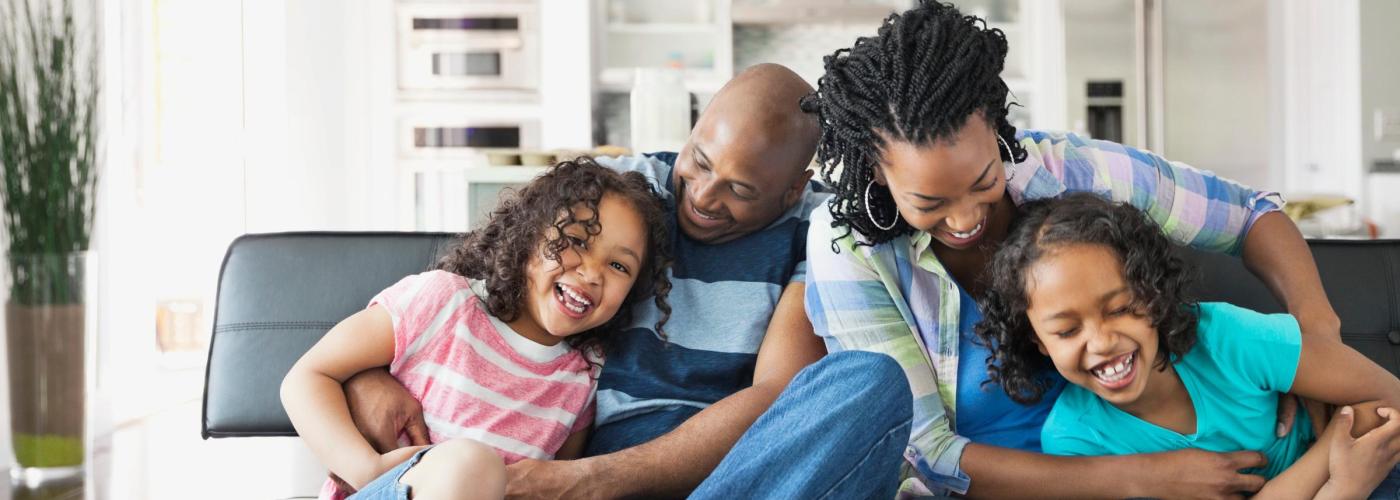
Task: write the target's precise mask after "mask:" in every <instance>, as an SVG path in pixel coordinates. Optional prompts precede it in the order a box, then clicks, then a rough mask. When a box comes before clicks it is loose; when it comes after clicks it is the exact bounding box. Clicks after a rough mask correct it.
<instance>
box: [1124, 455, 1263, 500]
mask: <svg viewBox="0 0 1400 500" xmlns="http://www.w3.org/2000/svg"><path fill="white" fill-rule="evenodd" d="M1145 456H1147V457H1151V463H1150V464H1149V469H1148V471H1150V476H1148V477H1153V478H1158V479H1157V480H1155V481H1154V483H1155V485H1154V486H1149V491H1145V492H1143V494H1142V495H1136V496H1150V497H1160V498H1244V497H1245V496H1246V495H1252V494H1254V492H1256V491H1259V488H1262V487H1263V486H1264V478H1263V477H1262V476H1256V475H1253V474H1243V473H1241V472H1240V469H1250V468H1255V467H1263V466H1265V465H1267V463H1268V460H1266V459H1265V458H1264V455H1262V454H1260V453H1258V452H1253V451H1236V452H1231V453H1215V452H1210V451H1205V450H1198V449H1194V448H1191V449H1184V450H1176V451H1169V452H1163V453H1154V454H1151V455H1145Z"/></svg>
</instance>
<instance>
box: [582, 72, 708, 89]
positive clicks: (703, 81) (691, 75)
mask: <svg viewBox="0 0 1400 500" xmlns="http://www.w3.org/2000/svg"><path fill="white" fill-rule="evenodd" d="M682 71H684V72H685V76H684V78H683V80H684V82H685V89H686V90H689V91H691V92H694V93H697V94H713V93H715V92H718V91H719V88H720V87H723V86H724V84H725V82H727V81H729V78H728V77H726V76H724V75H721V74H719V73H718V72H716V71H714V70H710V69H686V70H682ZM632 73H633V68H608V69H605V70H603V71H602V72H600V73H599V74H598V87H599V88H600V89H602V90H604V91H608V92H630V91H631V90H632Z"/></svg>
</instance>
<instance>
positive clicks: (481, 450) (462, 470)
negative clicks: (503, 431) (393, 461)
mask: <svg viewBox="0 0 1400 500" xmlns="http://www.w3.org/2000/svg"><path fill="white" fill-rule="evenodd" d="M399 482H400V483H402V484H404V485H407V486H409V487H410V491H411V492H412V493H413V498H416V499H437V498H452V499H469V498H470V499H476V498H493V499H494V498H501V497H503V496H504V495H505V483H506V468H505V462H503V461H502V460H501V457H500V456H499V455H497V454H496V452H495V450H492V449H491V448H490V447H488V446H486V445H483V444H481V443H478V442H476V441H473V440H470V439H453V440H451V441H446V442H443V443H440V444H438V445H435V446H433V448H432V449H431V450H429V451H428V452H427V453H425V454H423V457H422V459H420V460H419V461H418V464H416V465H414V466H413V467H412V468H410V469H409V470H408V472H406V473H404V475H403V478H402V479H400V481H399Z"/></svg>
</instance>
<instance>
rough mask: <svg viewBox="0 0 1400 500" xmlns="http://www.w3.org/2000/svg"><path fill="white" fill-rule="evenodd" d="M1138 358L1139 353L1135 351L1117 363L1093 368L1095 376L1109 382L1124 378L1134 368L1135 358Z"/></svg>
mask: <svg viewBox="0 0 1400 500" xmlns="http://www.w3.org/2000/svg"><path fill="white" fill-rule="evenodd" d="M1136 358H1137V353H1133V354H1131V355H1129V356H1128V357H1126V358H1123V360H1122V361H1119V362H1118V363H1117V364H1114V365H1111V366H1105V367H1103V368H1098V369H1095V370H1093V373H1094V376H1095V377H1098V378H1099V380H1102V381H1104V382H1108V383H1113V382H1117V381H1120V380H1123V377H1126V376H1128V372H1129V371H1131V370H1132V367H1133V360H1134V359H1136Z"/></svg>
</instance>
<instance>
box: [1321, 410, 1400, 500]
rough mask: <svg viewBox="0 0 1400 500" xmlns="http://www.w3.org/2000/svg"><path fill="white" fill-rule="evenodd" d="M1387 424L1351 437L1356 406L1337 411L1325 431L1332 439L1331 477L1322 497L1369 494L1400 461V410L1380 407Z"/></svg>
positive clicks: (1327, 437)
mask: <svg viewBox="0 0 1400 500" xmlns="http://www.w3.org/2000/svg"><path fill="white" fill-rule="evenodd" d="M1376 413H1377V414H1379V415H1380V416H1381V417H1384V418H1385V419H1386V422H1385V423H1384V424H1381V426H1380V427H1377V428H1375V429H1373V430H1371V431H1370V432H1367V433H1366V434H1364V435H1362V436H1361V437H1359V438H1353V437H1351V427H1352V422H1353V420H1354V418H1355V415H1354V414H1353V410H1352V407H1350V406H1347V407H1344V408H1342V409H1341V411H1339V412H1337V416H1336V417H1334V418H1333V419H1332V423H1331V424H1329V425H1328V426H1327V430H1326V431H1324V432H1323V435H1322V439H1325V440H1327V443H1328V461H1327V471H1328V474H1329V477H1328V479H1327V483H1326V484H1325V485H1323V487H1322V491H1319V492H1318V498H1365V497H1366V496H1367V495H1370V493H1371V490H1373V489H1375V488H1376V485H1378V484H1380V483H1381V481H1382V480H1384V479H1385V477H1386V475H1387V474H1389V473H1390V470H1391V469H1393V468H1394V467H1395V464H1396V463H1397V462H1400V412H1398V411H1396V410H1395V409H1393V408H1380V409H1377V410H1376Z"/></svg>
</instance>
